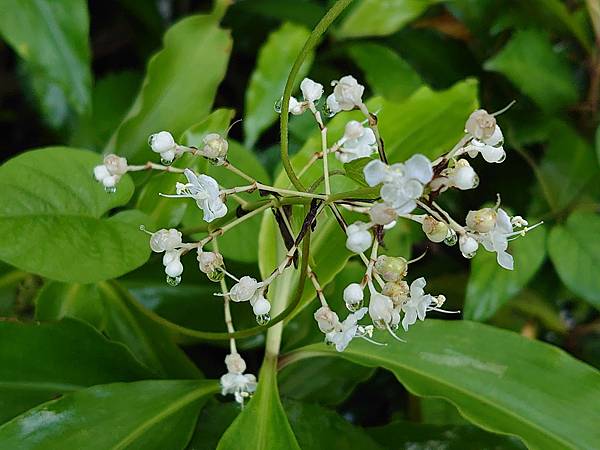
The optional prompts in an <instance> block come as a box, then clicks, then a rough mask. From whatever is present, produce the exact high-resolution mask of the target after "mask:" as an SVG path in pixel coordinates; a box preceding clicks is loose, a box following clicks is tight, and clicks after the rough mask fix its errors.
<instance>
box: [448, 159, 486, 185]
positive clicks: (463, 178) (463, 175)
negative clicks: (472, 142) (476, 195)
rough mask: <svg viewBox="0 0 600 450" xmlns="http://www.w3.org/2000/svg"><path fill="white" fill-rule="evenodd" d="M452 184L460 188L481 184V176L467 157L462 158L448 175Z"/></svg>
mask: <svg viewBox="0 0 600 450" xmlns="http://www.w3.org/2000/svg"><path fill="white" fill-rule="evenodd" d="M448 178H449V180H450V182H451V183H452V186H455V187H457V188H458V189H460V190H463V191H464V190H467V189H473V188H475V187H477V185H478V184H479V178H478V177H477V174H476V173H475V170H473V168H472V167H471V165H470V164H469V162H468V161H467V160H466V159H460V160H458V161H457V162H456V166H455V167H454V168H453V169H452V170H451V172H450V174H449V176H448Z"/></svg>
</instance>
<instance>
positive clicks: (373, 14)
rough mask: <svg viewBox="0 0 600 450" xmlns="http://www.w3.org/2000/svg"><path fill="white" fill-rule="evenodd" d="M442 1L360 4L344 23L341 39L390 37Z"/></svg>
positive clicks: (376, 0) (364, 0)
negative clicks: (431, 6)
mask: <svg viewBox="0 0 600 450" xmlns="http://www.w3.org/2000/svg"><path fill="white" fill-rule="evenodd" d="M437 1H439V0H386V1H381V0H360V1H359V2H357V4H356V5H355V6H354V7H353V9H352V10H351V11H350V12H349V13H348V15H347V16H346V17H345V18H344V19H343V21H342V23H341V24H340V27H339V29H338V30H337V32H336V35H337V36H338V37H341V38H356V37H364V36H387V35H389V34H392V33H395V32H396V31H398V30H400V29H401V28H402V27H403V26H404V25H406V24H407V23H408V22H410V21H411V20H412V19H414V18H416V17H418V16H419V15H421V14H422V13H423V12H424V11H425V10H426V9H427V8H428V7H429V6H430V5H432V4H434V3H437Z"/></svg>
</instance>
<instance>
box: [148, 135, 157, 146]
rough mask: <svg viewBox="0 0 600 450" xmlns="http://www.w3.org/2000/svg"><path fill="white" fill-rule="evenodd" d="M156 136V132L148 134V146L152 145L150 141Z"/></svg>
mask: <svg viewBox="0 0 600 450" xmlns="http://www.w3.org/2000/svg"><path fill="white" fill-rule="evenodd" d="M155 137H156V133H154V134H151V135H150V136H148V145H149V146H150V147H152V142H154V138H155Z"/></svg>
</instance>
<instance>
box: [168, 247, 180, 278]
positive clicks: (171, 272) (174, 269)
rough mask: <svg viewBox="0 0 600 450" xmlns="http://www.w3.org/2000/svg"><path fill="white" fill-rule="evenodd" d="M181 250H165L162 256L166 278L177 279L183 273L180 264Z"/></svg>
mask: <svg viewBox="0 0 600 450" xmlns="http://www.w3.org/2000/svg"><path fill="white" fill-rule="evenodd" d="M179 258H181V250H167V251H166V252H165V254H164V255H163V265H164V266H165V273H166V274H167V276H168V277H171V278H177V277H179V276H181V274H182V273H183V264H181V261H180V259H179Z"/></svg>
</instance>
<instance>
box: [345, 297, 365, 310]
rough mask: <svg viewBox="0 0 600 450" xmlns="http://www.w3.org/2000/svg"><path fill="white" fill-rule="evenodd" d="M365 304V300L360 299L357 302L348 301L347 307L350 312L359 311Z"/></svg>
mask: <svg viewBox="0 0 600 450" xmlns="http://www.w3.org/2000/svg"><path fill="white" fill-rule="evenodd" d="M363 305H364V301H362V300H361V301H360V302H356V303H346V308H348V311H350V312H356V311H358V310H359V309H360V308H362V307H363Z"/></svg>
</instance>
